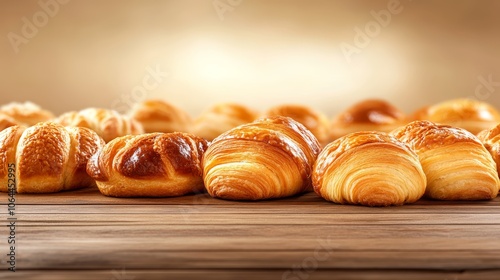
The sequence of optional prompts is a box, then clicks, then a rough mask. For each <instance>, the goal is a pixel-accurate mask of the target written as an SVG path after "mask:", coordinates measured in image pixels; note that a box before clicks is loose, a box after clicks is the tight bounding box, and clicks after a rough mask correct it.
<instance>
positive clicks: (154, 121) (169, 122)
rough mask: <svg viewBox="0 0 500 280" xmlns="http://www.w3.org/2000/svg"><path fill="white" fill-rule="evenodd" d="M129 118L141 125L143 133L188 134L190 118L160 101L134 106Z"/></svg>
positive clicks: (190, 125) (147, 101) (148, 101)
mask: <svg viewBox="0 0 500 280" xmlns="http://www.w3.org/2000/svg"><path fill="white" fill-rule="evenodd" d="M130 116H131V117H132V118H133V119H135V120H137V121H138V122H139V123H141V124H142V127H143V128H144V132H146V133H151V132H165V133H168V132H189V131H191V129H192V122H193V121H192V120H191V117H190V116H189V115H188V114H187V113H186V112H184V111H182V110H181V109H179V108H177V107H175V106H173V105H171V104H169V103H167V102H165V101H162V100H146V101H144V102H141V103H138V104H137V105H135V106H134V107H133V109H132V111H131V113H130Z"/></svg>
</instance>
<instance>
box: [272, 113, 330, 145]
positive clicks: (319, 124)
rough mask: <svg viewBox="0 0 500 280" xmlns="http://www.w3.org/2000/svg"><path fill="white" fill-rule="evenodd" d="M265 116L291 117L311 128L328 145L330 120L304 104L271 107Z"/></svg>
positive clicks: (322, 142)
mask: <svg viewBox="0 0 500 280" xmlns="http://www.w3.org/2000/svg"><path fill="white" fill-rule="evenodd" d="M264 115H265V116H283V117H290V118H292V119H294V120H296V121H298V122H299V123H301V124H303V125H304V126H305V127H306V128H307V129H309V130H310V131H311V132H312V134H314V136H316V139H318V141H319V142H320V143H321V144H323V145H326V144H327V143H328V141H329V139H330V137H329V131H328V130H329V127H328V126H329V122H328V119H327V118H326V116H324V115H323V114H321V113H320V112H316V111H314V110H312V109H311V108H309V107H306V106H303V105H294V104H283V105H278V106H274V107H272V108H270V109H269V110H268V111H267V112H266V113H265V114H264Z"/></svg>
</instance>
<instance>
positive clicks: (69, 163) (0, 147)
mask: <svg viewBox="0 0 500 280" xmlns="http://www.w3.org/2000/svg"><path fill="white" fill-rule="evenodd" d="M103 145H104V141H103V140H102V139H101V138H100V137H99V136H98V135H97V134H96V133H95V132H94V131H92V130H90V129H88V128H79V127H78V128H77V127H63V126H62V125H59V124H56V123H51V122H42V123H38V124H36V125H35V126H31V127H28V128H26V127H23V126H17V125H16V126H12V127H9V128H7V129H5V130H3V131H2V132H0V165H1V168H0V191H2V192H6V191H7V185H8V184H7V183H8V179H9V178H15V181H16V183H17V192H18V193H53V192H58V191H62V190H71V189H77V188H83V187H88V186H94V185H95V182H94V180H92V178H90V177H89V176H88V175H87V173H86V165H87V161H88V159H89V158H90V157H91V155H92V154H94V153H95V152H96V151H97V150H98V149H99V148H100V147H102V146H103ZM9 167H13V168H14V169H15V172H13V174H15V175H14V176H13V175H10V177H9V174H8V173H9V172H8V170H9ZM11 170H12V169H11Z"/></svg>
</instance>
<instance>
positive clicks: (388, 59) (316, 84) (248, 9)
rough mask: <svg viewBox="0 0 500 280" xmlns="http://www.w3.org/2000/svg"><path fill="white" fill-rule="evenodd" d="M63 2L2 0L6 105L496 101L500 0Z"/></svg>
mask: <svg viewBox="0 0 500 280" xmlns="http://www.w3.org/2000/svg"><path fill="white" fill-rule="evenodd" d="M60 2H67V3H66V4H60V3H59V2H57V1H56V0H38V1H28V0H26V1H18V0H2V1H1V2H0V34H2V38H3V39H2V40H1V41H0V62H1V64H0V65H1V66H0V84H1V87H0V93H1V96H0V104H4V103H8V102H11V101H26V100H31V101H33V102H35V103H38V104H40V105H41V106H42V107H44V108H47V109H49V110H52V111H54V112H55V113H56V114H60V113H63V112H65V111H69V110H77V109H82V108H85V107H92V106H95V107H106V108H112V107H115V108H116V109H120V110H123V109H125V108H124V106H125V104H131V103H133V102H138V101H141V100H142V99H144V98H164V99H166V100H168V101H170V102H172V103H174V104H177V105H179V106H180V107H182V108H184V109H186V110H187V111H188V112H189V113H191V114H192V115H197V114H198V113H199V112H200V111H201V110H202V109H204V108H206V107H207V106H209V105H210V104H212V103H216V102H221V101H235V102H240V103H244V104H247V105H250V106H252V107H254V108H255V109H262V110H263V109H265V108H267V107H269V106H271V105H275V104H279V103H285V102H286V103H300V104H305V105H309V106H311V107H313V108H315V109H318V110H321V111H323V112H324V113H326V114H327V115H329V116H332V115H333V114H335V113H336V112H338V111H339V110H341V109H342V108H344V107H346V106H347V105H350V104H352V103H354V102H356V101H359V100H362V99H365V98H368V97H381V98H385V99H388V100H389V101H392V102H393V103H394V104H395V105H397V106H398V107H400V108H401V109H403V110H404V111H406V112H411V111H412V110H414V109H416V108H418V107H420V106H422V105H425V104H429V103H435V102H438V101H442V100H445V99H450V98H455V97H470V98H477V99H479V100H485V101H488V102H490V103H492V104H493V105H495V106H497V107H500V55H499V54H500V36H499V34H500V16H499V15H498V11H500V1H473V0H470V1H453V0H442V1H409V0H401V1H400V4H399V5H398V6H397V2H398V1H392V0H383V1H378V0H377V1H373V0H370V1H334V0H323V1H320V0H308V1H305V0H303V1H298V0H279V1H278V0H275V1H269V0H244V1H239V0H215V1H214V0H172V1H168V0H145V1H132V0H107V1H98V0H72V1H68V0H65V1H62V0H60ZM240 2H241V3H240ZM214 3H215V4H214ZM47 5H48V8H47V7H45V8H43V7H42V6H47ZM388 5H396V6H397V7H398V11H399V13H397V14H392V15H391V18H390V22H388V23H387V24H386V26H380V25H379V26H378V27H379V29H377V26H375V25H373V24H374V23H375V21H374V20H375V18H374V16H373V13H374V12H376V13H378V12H379V11H381V10H387V9H388V8H387V7H388ZM396 6H394V7H396ZM44 9H48V10H47V11H48V12H44ZM217 9H219V10H217ZM224 9H226V10H224ZM44 13H45V15H44ZM48 13H51V14H52V15H48ZM47 15H48V16H47ZM27 22H28V23H27ZM35 23H37V24H38V27H37V26H36V25H35ZM26 25H33V26H34V28H35V29H36V30H33V28H31V29H30V28H29V26H28V27H26ZM33 26H31V27H33ZM367 26H368V27H369V28H372V29H369V32H371V34H372V37H370V38H369V42H368V43H366V42H365V43H366V44H365V43H364V45H363V46H362V47H360V48H358V50H359V52H357V53H353V54H352V55H351V56H349V59H347V58H346V56H345V55H344V53H343V52H342V49H341V45H342V43H345V44H350V45H351V46H353V47H356V45H355V36H356V35H357V31H356V30H357V29H356V28H359V30H365V28H366V27H367ZM370 30H371V31H370ZM23 32H25V33H26V34H27V35H28V36H24V35H23ZM27 37H32V38H27ZM358 39H359V38H358ZM151 72H156V74H155V75H156V76H155V75H153V76H152V74H151ZM167 73H168V74H167ZM155 77H156V79H154V78H155ZM488 80H489V82H488ZM485 81H486V82H485ZM145 82H146V83H145ZM485 83H486V84H487V85H485ZM478 93H479V94H478ZM126 106H128V105H126ZM126 106H125V107H126ZM118 107H119V108H118Z"/></svg>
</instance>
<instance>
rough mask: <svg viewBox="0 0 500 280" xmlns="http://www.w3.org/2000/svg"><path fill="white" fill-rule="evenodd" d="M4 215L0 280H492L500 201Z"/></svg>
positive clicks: (68, 205) (82, 205)
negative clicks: (12, 220)
mask: <svg viewBox="0 0 500 280" xmlns="http://www.w3.org/2000/svg"><path fill="white" fill-rule="evenodd" d="M5 201H6V199H2V207H3V208H4V210H2V211H1V213H2V220H3V221H4V224H5V225H8V222H7V221H8V220H7V218H8V215H7V214H6V213H7V203H6V202H5ZM15 208H16V212H15V217H16V219H17V220H16V236H15V238H16V272H10V271H8V264H6V261H5V260H7V258H8V257H6V253H8V248H9V247H8V246H9V245H8V244H7V239H8V236H7V235H8V230H5V227H3V228H4V229H3V230H1V232H0V234H1V235H0V237H1V240H2V242H1V244H2V245H1V247H0V248H1V250H0V252H1V253H2V256H3V257H2V260H3V261H2V263H1V266H2V270H1V272H0V279H50V280H57V279H112V280H126V279H128V280H132V279H137V280H138V279H276V280H279V279H289V280H297V279H300V280H304V279H448V280H455V279H500V198H497V199H495V200H492V201H480V202H440V201H430V200H421V201H419V202H417V203H415V204H412V205H405V206H400V207H385V208H370V207H362V206H348V205H337V204H333V203H329V202H326V201H324V200H322V199H320V198H318V197H317V196H316V195H315V194H313V193H308V194H304V195H301V196H297V197H293V198H288V199H280V200H270V201H260V202H233V201H224V200H219V199H213V198H210V197H208V196H207V195H206V194H197V195H190V196H184V197H177V198H161V199H153V198H145V199H141V198H139V199H138V198H133V199H120V198H110V197H105V196H103V195H101V194H100V193H99V192H98V190H97V189H86V190H79V191H72V192H64V193H58V194H51V195H24V194H17V195H16V206H15Z"/></svg>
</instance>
